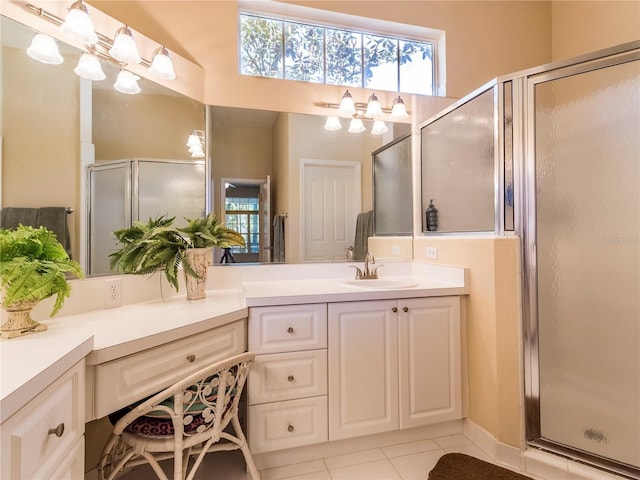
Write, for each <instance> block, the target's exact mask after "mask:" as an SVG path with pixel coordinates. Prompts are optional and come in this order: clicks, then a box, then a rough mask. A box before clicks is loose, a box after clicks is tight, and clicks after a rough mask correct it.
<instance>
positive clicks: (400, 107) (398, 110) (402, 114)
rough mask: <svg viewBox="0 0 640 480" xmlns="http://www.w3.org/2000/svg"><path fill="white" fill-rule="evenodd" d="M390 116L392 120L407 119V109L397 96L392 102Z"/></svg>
mask: <svg viewBox="0 0 640 480" xmlns="http://www.w3.org/2000/svg"><path fill="white" fill-rule="evenodd" d="M391 116H392V117H393V118H407V117H408V116H409V114H408V113H407V108H406V107H405V105H404V101H403V100H402V97H400V95H398V96H397V97H396V98H395V99H394V100H393V107H392V108H391Z"/></svg>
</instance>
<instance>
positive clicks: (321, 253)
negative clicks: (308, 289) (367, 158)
mask: <svg viewBox="0 0 640 480" xmlns="http://www.w3.org/2000/svg"><path fill="white" fill-rule="evenodd" d="M301 173H302V182H301V184H302V203H303V205H302V222H301V226H302V229H303V236H302V237H303V242H302V247H303V252H302V258H303V259H304V260H305V261H314V262H320V261H344V260H346V258H347V249H348V248H349V247H350V246H353V244H354V237H355V225H356V217H357V216H358V213H360V207H361V198H360V162H348V161H331V160H306V159H304V160H302V169H301Z"/></svg>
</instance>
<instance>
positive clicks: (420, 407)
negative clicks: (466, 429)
mask: <svg viewBox="0 0 640 480" xmlns="http://www.w3.org/2000/svg"><path fill="white" fill-rule="evenodd" d="M398 332H399V360H400V428H408V427H415V426H419V425H427V424H430V423H436V422H442V421H446V420H453V419H457V418H461V416H462V401H461V391H460V389H461V378H460V298H459V297H432V298H414V299H407V300H398Z"/></svg>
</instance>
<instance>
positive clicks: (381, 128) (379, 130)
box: [371, 120, 389, 135]
mask: <svg viewBox="0 0 640 480" xmlns="http://www.w3.org/2000/svg"><path fill="white" fill-rule="evenodd" d="M388 131H389V127H387V124H386V123H384V122H383V121H382V120H376V121H374V122H373V127H371V135H382V134H383V133H387V132H388Z"/></svg>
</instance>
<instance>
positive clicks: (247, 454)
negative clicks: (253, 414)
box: [231, 415, 260, 480]
mask: <svg viewBox="0 0 640 480" xmlns="http://www.w3.org/2000/svg"><path fill="white" fill-rule="evenodd" d="M231 424H232V425H233V430H234V431H235V434H236V436H237V437H238V439H240V442H241V443H240V450H242V455H244V461H245V463H246V464H247V471H248V472H249V474H250V475H251V478H252V480H260V473H258V469H257V468H256V465H255V463H253V457H252V456H251V451H250V450H249V446H248V445H247V439H246V438H245V436H244V432H243V431H242V427H241V426H240V421H239V420H238V416H237V415H235V416H234V417H233V418H232V419H231Z"/></svg>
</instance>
